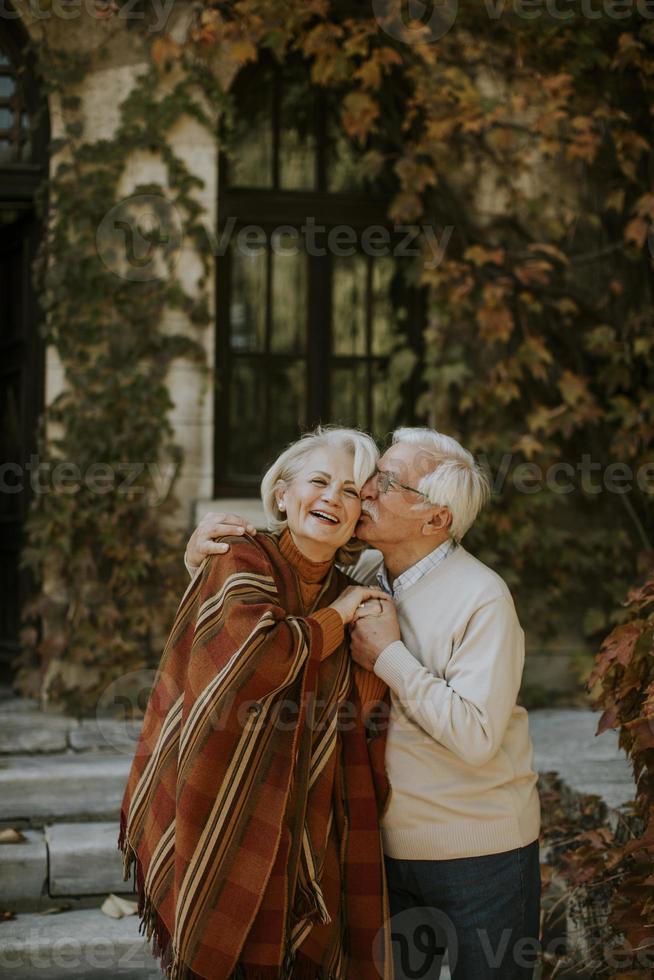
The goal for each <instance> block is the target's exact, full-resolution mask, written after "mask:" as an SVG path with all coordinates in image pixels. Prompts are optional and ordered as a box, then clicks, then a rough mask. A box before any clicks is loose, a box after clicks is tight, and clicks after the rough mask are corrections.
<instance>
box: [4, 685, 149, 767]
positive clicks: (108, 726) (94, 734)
mask: <svg viewBox="0 0 654 980" xmlns="http://www.w3.org/2000/svg"><path fill="white" fill-rule="evenodd" d="M128 708H129V709H130V713H131V706H129V705H128ZM141 724H142V719H141V718H140V717H135V718H132V717H125V718H124V719H118V718H110V717H103V716H102V715H98V716H97V717H95V718H82V719H81V720H78V719H77V718H71V717H70V716H68V715H64V714H61V713H60V712H57V711H41V710H40V709H39V707H38V705H37V704H36V702H34V701H32V700H30V699H29V698H13V699H11V698H4V699H3V698H0V755H18V754H19V753H31V754H36V753H39V754H41V753H55V752H65V751H66V750H67V749H73V750H74V751H75V752H86V751H107V752H120V753H125V754H128V755H130V756H132V755H133V754H134V750H135V748H136V744H137V741H138V736H139V732H140V730H141Z"/></svg>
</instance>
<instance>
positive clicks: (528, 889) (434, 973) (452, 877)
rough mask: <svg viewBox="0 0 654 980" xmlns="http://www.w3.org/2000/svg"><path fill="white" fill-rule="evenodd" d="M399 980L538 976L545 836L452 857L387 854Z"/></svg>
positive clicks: (510, 979) (522, 979)
mask: <svg viewBox="0 0 654 980" xmlns="http://www.w3.org/2000/svg"><path fill="white" fill-rule="evenodd" d="M386 873H387V877H388V888H389V899H390V910H391V916H392V934H393V956H394V965H395V980H438V977H439V975H440V963H441V960H442V952H443V949H444V947H445V946H447V947H448V958H449V963H450V970H451V974H452V980H531V977H532V974H533V969H534V965H535V963H536V960H537V951H538V936H539V931H540V929H539V927H540V864H539V847H538V841H537V840H536V841H534V842H533V843H532V844H528V845H527V846H526V847H521V848H518V849H516V850H512V851H504V852H502V853H500V854H486V855H483V856H481V857H470V858H455V859H452V860H447V861H413V860H411V861H409V860H396V859H394V858H389V857H387V858H386Z"/></svg>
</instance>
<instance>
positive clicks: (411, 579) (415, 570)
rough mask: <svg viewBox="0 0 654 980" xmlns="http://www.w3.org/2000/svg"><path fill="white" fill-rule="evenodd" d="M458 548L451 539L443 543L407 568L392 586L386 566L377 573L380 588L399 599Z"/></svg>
mask: <svg viewBox="0 0 654 980" xmlns="http://www.w3.org/2000/svg"><path fill="white" fill-rule="evenodd" d="M456 547H457V545H456V542H454V541H452V539H451V538H448V539H447V541H443V543H442V544H439V545H438V547H437V548H434V550H433V551H430V552H429V554H428V555H425V557H424V558H421V559H420V561H417V562H416V563H415V565H411V567H410V568H407V570H406V571H405V572H402V574H401V575H398V577H397V578H396V579H395V580H394V581H393V585H391V584H390V582H389V580H388V572H387V571H386V566H385V565H384V566H383V567H382V569H381V571H379V572H378V573H377V582H378V583H379V588H380V589H383V590H384V592H388V594H389V595H392V596H393V598H394V599H399V597H400V596H401V594H402V593H403V592H404V591H406V589H408V588H409V586H410V585H415V584H416V582H419V581H420V579H421V578H422V577H423V575H426V574H427V572H431V570H432V568H436V566H437V565H440V563H441V562H442V561H445V559H446V558H448V557H449V556H450V555H451V554H452V552H453V551H454V550H455V549H456Z"/></svg>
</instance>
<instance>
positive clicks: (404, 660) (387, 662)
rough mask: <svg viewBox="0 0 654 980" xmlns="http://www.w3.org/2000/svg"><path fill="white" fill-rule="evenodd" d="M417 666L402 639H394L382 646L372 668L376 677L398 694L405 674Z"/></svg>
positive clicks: (411, 671) (402, 685) (417, 663)
mask: <svg viewBox="0 0 654 980" xmlns="http://www.w3.org/2000/svg"><path fill="white" fill-rule="evenodd" d="M419 666H420V663H419V661H417V660H416V658H415V657H414V656H413V654H412V653H410V652H409V650H407V648H406V647H405V646H404V644H403V643H402V640H395V641H394V642H393V643H389V645H388V646H387V647H384V649H383V650H382V652H381V653H380V654H379V656H378V657H377V659H376V660H375V663H374V666H373V668H372V669H373V670H374V672H375V674H376V675H377V677H381V679H382V680H383V681H386V683H387V684H388V686H389V687H390V689H391V691H395V693H396V694H399V693H400V692H401V691H402V690H403V688H404V684H405V681H406V677H407V674H411V673H413V671H415V669H416V667H419Z"/></svg>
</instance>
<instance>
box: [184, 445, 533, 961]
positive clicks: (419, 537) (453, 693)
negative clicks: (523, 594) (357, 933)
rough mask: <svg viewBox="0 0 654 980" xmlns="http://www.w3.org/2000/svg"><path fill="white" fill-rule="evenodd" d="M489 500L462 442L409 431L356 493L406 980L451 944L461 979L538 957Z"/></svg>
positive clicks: (217, 527) (358, 651)
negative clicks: (479, 528) (485, 511)
mask: <svg viewBox="0 0 654 980" xmlns="http://www.w3.org/2000/svg"><path fill="white" fill-rule="evenodd" d="M487 497H488V483H487V480H486V478H485V476H484V474H483V473H482V471H481V470H480V469H479V468H478V466H477V465H476V464H475V461H474V459H473V457H472V456H471V454H470V453H469V452H467V451H466V450H465V449H464V448H463V447H462V446H460V445H459V443H458V442H456V440H454V439H452V438H450V437H448V436H445V435H442V434H441V433H437V432H434V431H432V430H430V429H406V428H403V429H399V430H397V431H396V432H395V433H394V435H393V440H392V445H391V446H390V448H389V449H388V450H387V451H386V452H385V453H384V455H383V456H382V457H381V459H380V461H379V464H378V469H377V472H376V473H375V474H374V475H373V476H372V477H371V479H370V480H369V481H368V482H367V483H366V485H365V486H364V488H363V492H362V516H361V520H360V521H359V524H358V525H357V531H356V533H357V537H358V538H360V539H361V540H362V541H365V542H366V543H367V544H368V545H369V546H370V547H371V548H373V549H375V550H374V551H371V550H368V551H365V552H364V553H363V555H362V557H361V558H360V560H359V562H358V564H357V566H356V567H355V568H354V570H352V569H348V572H350V574H352V575H353V577H354V578H356V579H357V580H358V581H360V582H361V583H362V584H369V583H375V582H377V583H378V584H380V585H381V586H382V588H383V589H385V590H386V591H387V592H389V593H390V594H391V595H392V596H393V598H394V600H395V602H394V604H391V603H379V602H377V603H375V602H372V603H370V604H367V605H369V607H370V608H368V609H365V610H363V616H362V618H360V619H359V620H357V622H356V623H355V625H354V627H353V629H352V633H351V651H352V656H353V658H354V659H355V660H356V661H357V662H358V663H359V664H361V665H362V666H363V667H366V668H367V669H368V670H371V671H374V673H375V674H376V675H377V676H378V677H380V678H382V679H383V680H384V681H385V682H386V683H387V684H388V686H389V688H390V692H391V708H390V718H389V728H388V736H387V745H386V768H387V772H388V776H389V780H390V784H391V796H390V801H389V803H388V805H387V808H386V810H385V812H384V814H383V817H382V820H381V828H382V838H383V845H384V853H385V859H386V869H387V878H388V887H389V898H390V906H391V913H392V915H393V938H394V954H395V973H396V980H404V977H409V976H411V977H420V978H429V980H431V978H437V977H438V976H439V972H440V959H441V958H442V957H441V955H439V954H442V947H443V945H447V946H448V950H449V960H450V969H451V971H452V976H453V980H491V978H493V980H526V978H530V977H531V976H532V972H533V966H534V963H535V960H536V956H537V949H538V934H539V907H540V868H539V853H538V835H539V829H540V806H539V800H538V793H537V789H536V782H537V777H536V774H535V773H534V771H533V769H532V757H533V750H532V746H531V741H530V737H529V730H528V721H527V713H526V711H525V710H524V708H522V707H520V706H518V705H517V697H518V692H519V688H520V682H521V677H522V668H523V662H524V634H523V632H522V629H521V628H520V624H519V622H518V618H517V615H516V612H515V608H514V605H513V601H512V598H511V594H510V592H509V590H508V588H507V586H506V584H505V583H504V581H503V580H502V579H501V578H500V577H499V576H498V575H497V574H496V573H495V572H493V571H492V570H491V569H490V568H488V567H487V566H486V565H484V564H482V562H480V561H478V560H477V559H476V558H474V557H473V556H472V555H471V554H470V553H469V552H468V551H466V549H465V548H464V547H463V546H462V545H461V539H462V538H463V536H464V534H465V533H466V531H467V530H468V529H469V527H470V526H471V525H472V523H473V522H474V520H475V518H476V517H477V514H478V513H479V511H480V509H481V507H482V506H483V503H484V502H485V500H486V499H487ZM234 524H237V525H241V527H242V528H245V527H246V525H245V522H242V521H240V519H239V518H234V517H233V516H232V515H210V516H208V517H207V518H205V519H204V520H203V521H202V522H201V524H200V525H199V527H198V528H197V529H196V531H195V532H194V534H193V536H192V537H191V540H190V541H189V546H188V548H187V554H186V560H187V566H188V567H189V570H190V571H192V570H193V566H194V565H197V564H199V563H200V562H201V561H202V560H203V558H204V557H205V556H206V555H207V554H210V553H215V552H220V551H221V550H225V547H226V546H225V545H222V544H220V543H217V542H215V541H214V540H212V539H213V538H215V537H218V536H220V535H221V534H228V533H234V530H235V528H234V526H233V525H234ZM247 529H248V530H252V528H250V527H247ZM386 606H388V607H389V608H388V609H386V608H385V607H386ZM381 607H384V608H381ZM375 613H377V615H375ZM428 927H431V928H428ZM430 937H431V938H430ZM433 937H436V939H437V941H436V942H434V939H433Z"/></svg>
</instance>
